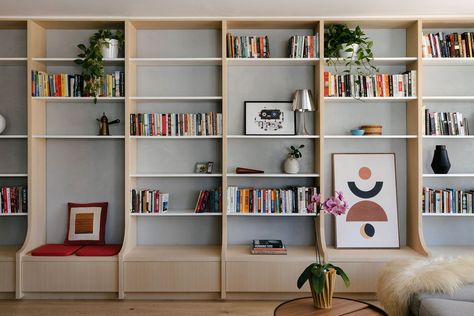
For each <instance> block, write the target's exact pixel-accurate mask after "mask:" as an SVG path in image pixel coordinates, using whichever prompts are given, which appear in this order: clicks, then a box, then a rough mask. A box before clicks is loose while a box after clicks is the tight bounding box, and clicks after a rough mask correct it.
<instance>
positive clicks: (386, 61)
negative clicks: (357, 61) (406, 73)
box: [325, 57, 418, 70]
mask: <svg viewBox="0 0 474 316" xmlns="http://www.w3.org/2000/svg"><path fill="white" fill-rule="evenodd" d="M417 60H418V58H416V57H375V58H374V59H373V64H374V65H378V66H394V65H406V64H409V63H412V62H415V61H417ZM327 61H328V59H327V58H326V59H325V63H326V64H327ZM348 61H349V59H337V60H335V62H336V65H337V66H344V65H345V63H346V62H348ZM329 67H330V66H329ZM329 70H330V68H329Z"/></svg>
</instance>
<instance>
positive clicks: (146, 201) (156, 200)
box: [130, 189, 169, 213]
mask: <svg viewBox="0 0 474 316" xmlns="http://www.w3.org/2000/svg"><path fill="white" fill-rule="evenodd" d="M131 194H132V202H131V205H130V211H131V212H132V213H166V212H167V211H168V204H169V193H164V192H160V190H147V189H146V190H135V189H133V190H132V192H131Z"/></svg>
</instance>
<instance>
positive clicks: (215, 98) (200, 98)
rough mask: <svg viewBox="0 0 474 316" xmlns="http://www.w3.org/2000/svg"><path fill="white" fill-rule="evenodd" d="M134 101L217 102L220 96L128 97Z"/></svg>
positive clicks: (220, 98)
mask: <svg viewBox="0 0 474 316" xmlns="http://www.w3.org/2000/svg"><path fill="white" fill-rule="evenodd" d="M129 99H130V100H135V101H219V100H222V96H181V97H179V96H166V97H153V96H150V97H129Z"/></svg>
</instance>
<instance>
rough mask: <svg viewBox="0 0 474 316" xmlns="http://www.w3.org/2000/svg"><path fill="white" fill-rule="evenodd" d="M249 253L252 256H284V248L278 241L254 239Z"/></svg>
mask: <svg viewBox="0 0 474 316" xmlns="http://www.w3.org/2000/svg"><path fill="white" fill-rule="evenodd" d="M251 253H252V254H253V255H286V253H287V251H286V246H285V245H284V244H283V242H282V241H281V240H279V239H275V240H270V239H254V240H253V241H252V249H251Z"/></svg>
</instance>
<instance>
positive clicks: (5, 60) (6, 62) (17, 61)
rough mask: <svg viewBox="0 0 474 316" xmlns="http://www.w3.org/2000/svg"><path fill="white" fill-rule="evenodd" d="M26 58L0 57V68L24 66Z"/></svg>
mask: <svg viewBox="0 0 474 316" xmlns="http://www.w3.org/2000/svg"><path fill="white" fill-rule="evenodd" d="M27 60H28V58H26V57H0V66H26V61H27Z"/></svg>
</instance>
